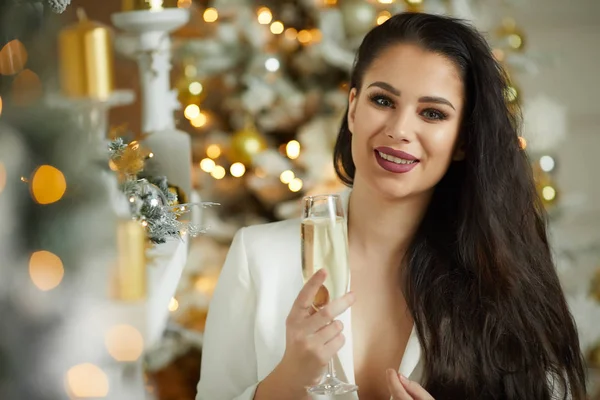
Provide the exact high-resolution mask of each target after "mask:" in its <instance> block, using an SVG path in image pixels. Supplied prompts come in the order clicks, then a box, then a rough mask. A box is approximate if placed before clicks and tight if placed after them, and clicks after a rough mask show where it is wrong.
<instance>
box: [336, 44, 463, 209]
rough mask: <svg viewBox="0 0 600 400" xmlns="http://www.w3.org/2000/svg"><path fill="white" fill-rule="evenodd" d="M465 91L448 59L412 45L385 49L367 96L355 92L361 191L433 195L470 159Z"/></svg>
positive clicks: (367, 81)
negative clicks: (462, 130)
mask: <svg viewBox="0 0 600 400" xmlns="http://www.w3.org/2000/svg"><path fill="white" fill-rule="evenodd" d="M463 86H464V85H463V82H462V79H461V76H460V73H459V70H458V68H457V67H456V66H455V65H454V64H453V63H452V62H451V61H450V60H449V59H448V58H446V57H444V56H442V55H439V54H436V53H432V52H429V51H426V50H423V49H421V48H420V47H418V46H416V45H411V44H398V45H395V46H392V47H389V48H388V49H386V50H385V51H383V52H382V53H381V54H380V55H379V56H378V57H377V59H376V60H375V61H374V62H373V63H372V64H371V65H370V66H369V67H368V69H367V70H366V72H365V75H364V76H363V80H362V87H360V90H358V91H357V90H356V88H355V89H352V91H351V92H350V97H349V101H350V107H349V112H348V126H349V128H350V132H352V157H353V159H354V164H355V165H356V174H355V177H354V186H355V187H356V186H358V185H368V186H369V189H371V190H375V191H377V192H378V193H380V194H382V195H384V196H385V197H388V198H402V197H407V196H412V195H417V194H423V193H426V192H430V191H431V190H432V189H433V187H434V186H435V185H436V184H437V183H438V182H439V181H440V180H441V179H442V177H443V176H444V174H445V173H446V171H447V170H448V167H449V165H450V163H451V162H452V161H453V160H460V159H462V158H463V154H462V150H461V149H460V147H461V146H459V145H458V144H459V141H458V137H459V127H460V123H461V116H462V111H463V105H464V87H463Z"/></svg>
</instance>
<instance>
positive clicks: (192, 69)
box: [184, 64, 198, 78]
mask: <svg viewBox="0 0 600 400" xmlns="http://www.w3.org/2000/svg"><path fill="white" fill-rule="evenodd" d="M184 73H185V76H187V77H188V78H191V77H193V76H196V74H197V73H198V69H197V68H196V66H195V65H191V64H188V65H186V66H185V70H184Z"/></svg>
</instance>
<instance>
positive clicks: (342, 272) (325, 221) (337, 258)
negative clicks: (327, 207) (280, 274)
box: [302, 216, 350, 306]
mask: <svg viewBox="0 0 600 400" xmlns="http://www.w3.org/2000/svg"><path fill="white" fill-rule="evenodd" d="M302 239H303V240H302V271H303V273H304V281H305V282H306V281H307V280H308V279H310V277H311V276H313V274H314V273H315V272H317V271H318V270H320V269H325V270H326V271H327V278H326V280H325V283H324V286H325V288H326V289H327V290H326V293H323V291H321V292H320V293H319V295H317V298H316V299H315V303H316V305H319V306H321V305H324V303H327V301H328V300H333V299H336V298H338V297H341V296H343V295H344V294H345V293H346V292H347V291H348V289H349V285H350V268H349V265H348V234H347V228H346V223H345V219H344V218H342V217H339V216H338V217H336V218H328V217H310V218H305V219H304V220H303V221H302Z"/></svg>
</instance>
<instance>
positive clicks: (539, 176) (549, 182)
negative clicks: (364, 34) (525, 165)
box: [533, 163, 558, 209]
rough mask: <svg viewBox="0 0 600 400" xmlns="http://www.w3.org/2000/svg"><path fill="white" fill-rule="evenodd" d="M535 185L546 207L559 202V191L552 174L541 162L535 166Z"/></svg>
mask: <svg viewBox="0 0 600 400" xmlns="http://www.w3.org/2000/svg"><path fill="white" fill-rule="evenodd" d="M533 177H534V180H535V187H536V189H537V192H538V194H539V196H540V198H541V199H542V203H543V204H544V207H546V209H550V208H552V206H554V205H555V204H556V202H557V198H558V193H557V189H556V186H555V185H554V181H553V179H552V176H551V175H550V174H549V173H547V172H545V171H543V170H542V168H541V167H540V165H539V163H536V164H535V165H534V166H533Z"/></svg>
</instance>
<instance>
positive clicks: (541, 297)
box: [334, 13, 586, 400]
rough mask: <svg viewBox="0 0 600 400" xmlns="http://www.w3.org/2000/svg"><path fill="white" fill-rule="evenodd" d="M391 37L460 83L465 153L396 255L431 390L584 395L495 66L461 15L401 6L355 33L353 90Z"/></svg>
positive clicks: (441, 395) (350, 175)
mask: <svg viewBox="0 0 600 400" xmlns="http://www.w3.org/2000/svg"><path fill="white" fill-rule="evenodd" d="M399 43H412V44H417V45H419V46H421V47H422V48H424V49H426V50H429V51H432V52H435V53H438V54H441V55H443V56H445V57H447V58H448V59H450V60H452V61H453V62H454V63H455V65H456V66H457V68H458V69H459V71H460V72H461V74H462V79H463V82H464V85H465V93H466V105H465V111H464V114H463V119H462V125H461V131H460V135H461V141H462V143H464V148H465V151H466V159H465V160H464V161H461V162H454V163H453V164H452V165H451V166H450V168H449V170H448V171H447V173H446V174H445V176H444V177H443V178H442V180H441V181H440V182H439V183H438V184H437V186H436V188H435V190H434V194H433V196H432V200H431V203H430V205H429V207H428V210H427V212H426V215H425V217H424V219H423V221H422V222H421V225H420V227H419V229H418V231H417V234H416V235H415V238H414V239H413V241H412V243H411V245H410V247H409V249H408V251H407V254H406V256H405V259H404V260H403V265H404V268H403V271H404V276H403V282H404V286H403V290H404V294H405V296H406V301H407V303H408V307H409V309H410V311H411V313H412V316H413V318H414V322H415V327H416V329H417V332H418V335H419V338H420V340H421V344H422V347H423V353H424V354H423V357H424V361H425V363H424V386H425V388H426V389H427V390H428V391H429V392H430V393H431V395H432V396H434V397H435V398H436V399H460V400H465V399H528V400H537V399H551V398H553V397H552V396H553V393H560V394H561V395H560V397H561V398H562V397H565V398H566V397H567V396H571V398H573V399H583V398H584V397H585V392H586V388H585V372H584V366H583V365H584V362H583V359H582V355H581V351H580V348H579V340H578V337H577V331H576V328H575V324H574V322H573V319H572V317H571V314H570V313H569V310H568V307H567V303H566V301H565V298H564V296H563V293H562V290H561V286H560V283H559V280H558V277H557V275H556V272H555V268H554V265H553V261H552V256H551V252H550V248H549V245H548V239H547V235H546V215H545V212H544V208H543V206H542V205H541V202H540V201H539V197H538V195H537V193H536V190H535V186H534V182H533V177H532V171H531V166H530V163H529V160H528V158H527V155H526V154H525V152H524V151H521V149H520V147H519V141H518V130H519V119H520V117H519V114H518V112H517V110H516V109H515V108H514V107H513V106H512V105H511V104H509V103H508V101H507V100H506V98H505V89H506V87H507V78H506V75H505V74H504V72H503V70H502V68H501V66H500V65H499V64H498V63H497V62H496V61H495V60H494V58H493V56H492V54H491V51H490V49H489V47H488V45H487V43H486V41H485V40H484V39H483V38H482V36H481V35H480V34H479V33H478V32H477V31H476V30H475V29H473V28H472V27H470V26H469V25H467V24H465V23H464V22H462V21H459V20H456V19H453V18H449V17H442V16H436V15H429V14H420V13H403V14H398V15H395V16H393V17H392V18H390V19H389V20H388V21H387V22H385V23H384V24H382V25H380V26H379V27H376V28H374V29H373V30H372V31H371V32H369V33H368V34H367V35H366V37H365V39H364V41H363V42H362V44H361V46H360V48H359V50H358V54H357V58H356V61H355V66H354V69H353V72H352V76H351V82H350V88H356V89H357V90H359V91H360V88H361V85H362V82H361V81H362V78H363V76H364V73H365V71H366V69H368V68H369V66H370V65H371V63H372V62H373V60H374V59H375V58H376V57H377V56H378V55H379V54H381V52H382V51H383V50H385V49H387V48H388V47H389V46H392V45H397V44H399ZM346 117H347V115H346ZM346 117H345V118H344V120H343V122H342V126H341V129H340V132H339V135H338V139H337V143H336V146H335V151H334V162H335V167H336V171H337V174H338V176H339V177H340V179H341V180H342V181H343V182H345V183H346V184H347V185H349V186H351V185H352V183H353V179H354V173H355V170H356V168H355V165H354V162H353V160H352V154H351V150H350V142H351V133H350V131H349V129H348V125H347V118H346ZM554 395H555V394H554Z"/></svg>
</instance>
